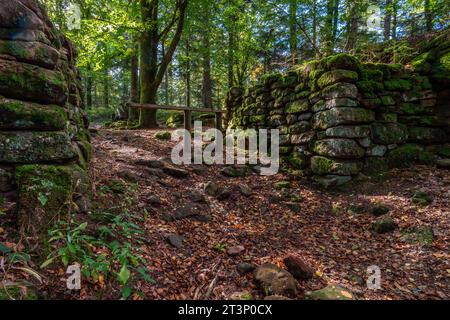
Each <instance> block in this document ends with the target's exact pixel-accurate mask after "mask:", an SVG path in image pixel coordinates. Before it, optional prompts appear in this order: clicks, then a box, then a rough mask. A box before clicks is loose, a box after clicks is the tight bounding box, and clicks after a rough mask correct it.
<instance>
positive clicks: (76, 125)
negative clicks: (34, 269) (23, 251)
mask: <svg viewBox="0 0 450 320" xmlns="http://www.w3.org/2000/svg"><path fill="white" fill-rule="evenodd" d="M75 60H76V52H75V50H74V48H73V47H72V44H71V43H70V41H69V40H68V39H67V38H66V37H65V36H64V35H63V34H61V33H60V32H59V31H58V30H57V29H56V28H55V27H54V26H53V24H52V23H51V22H50V20H49V19H48V16H47V14H46V12H45V10H44V9H43V8H42V7H41V6H40V5H39V4H38V2H37V1H35V0H20V1H19V0H9V1H2V2H1V3H0V196H6V197H9V196H11V198H12V199H16V200H17V218H18V222H19V226H20V229H21V230H22V231H23V233H24V236H25V239H27V240H30V241H39V242H41V243H42V242H45V236H46V230H47V228H48V226H49V224H50V223H53V222H54V221H55V220H56V219H57V218H59V217H62V216H64V215H66V214H67V212H68V211H69V210H77V209H78V207H77V206H76V203H77V201H80V199H83V203H86V201H85V200H86V199H88V198H89V193H90V191H89V189H90V187H89V185H90V183H89V176H88V173H87V169H88V162H89V160H90V158H91V157H92V146H91V142H90V135H89V131H88V128H87V126H88V121H87V117H86V114H85V111H84V105H83V99H82V98H81V97H82V87H81V78H80V75H79V72H78V70H77V69H76V67H75ZM84 207H85V206H84ZM0 219H1V218H0ZM0 224H1V220H0Z"/></svg>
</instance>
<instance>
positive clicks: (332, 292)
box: [305, 285, 354, 300]
mask: <svg viewBox="0 0 450 320" xmlns="http://www.w3.org/2000/svg"><path fill="white" fill-rule="evenodd" d="M305 298H306V299H308V300H353V298H354V297H353V293H352V292H350V291H349V290H347V289H345V288H343V287H340V286H335V285H331V286H328V287H325V288H323V289H320V290H317V291H312V292H307V293H306V294H305Z"/></svg>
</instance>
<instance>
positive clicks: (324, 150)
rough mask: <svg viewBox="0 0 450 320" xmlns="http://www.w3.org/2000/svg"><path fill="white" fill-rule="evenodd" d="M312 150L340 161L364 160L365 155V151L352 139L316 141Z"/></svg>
mask: <svg viewBox="0 0 450 320" xmlns="http://www.w3.org/2000/svg"><path fill="white" fill-rule="evenodd" d="M312 149H313V151H314V152H315V153H317V154H318V155H321V156H326V157H332V158H338V159H353V158H362V157H363V156H364V154H365V150H364V149H363V148H361V147H360V146H359V145H358V143H357V142H356V141H354V140H350V139H324V140H320V141H316V142H315V143H314V145H313V148H312Z"/></svg>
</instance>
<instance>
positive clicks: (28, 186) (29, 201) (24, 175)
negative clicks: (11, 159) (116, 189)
mask: <svg viewBox="0 0 450 320" xmlns="http://www.w3.org/2000/svg"><path fill="white" fill-rule="evenodd" d="M15 180H16V183H17V186H18V190H19V198H18V203H17V212H18V221H19V225H20V231H21V232H22V234H23V235H25V236H26V237H27V239H29V237H31V238H32V239H31V241H32V242H33V241H35V240H37V241H38V242H39V243H41V244H44V243H45V239H46V238H47V230H48V228H49V227H50V226H51V224H52V223H54V222H56V221H57V220H58V219H60V218H62V217H64V216H66V215H67V214H68V212H69V210H75V209H76V208H75V207H74V205H73V203H74V201H75V200H76V199H79V198H82V197H89V196H90V192H91V187H90V179H89V177H88V175H87V173H86V172H85V171H84V170H83V169H81V168H80V167H79V166H77V165H61V166H59V165H24V166H18V167H16V172H15Z"/></svg>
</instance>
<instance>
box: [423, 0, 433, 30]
mask: <svg viewBox="0 0 450 320" xmlns="http://www.w3.org/2000/svg"><path fill="white" fill-rule="evenodd" d="M423 7H424V11H425V29H426V31H428V32H430V31H432V30H433V13H432V12H431V4H430V0H425V2H424V5H423Z"/></svg>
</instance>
